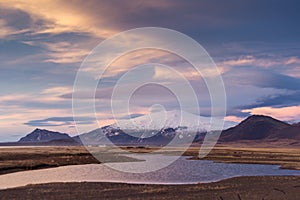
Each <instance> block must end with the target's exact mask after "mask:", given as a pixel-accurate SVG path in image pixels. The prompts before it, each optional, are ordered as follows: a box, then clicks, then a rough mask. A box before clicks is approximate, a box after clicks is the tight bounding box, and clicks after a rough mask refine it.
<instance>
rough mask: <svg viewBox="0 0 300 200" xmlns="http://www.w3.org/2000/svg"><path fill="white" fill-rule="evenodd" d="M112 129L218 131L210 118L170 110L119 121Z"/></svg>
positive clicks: (229, 124) (231, 124)
mask: <svg viewBox="0 0 300 200" xmlns="http://www.w3.org/2000/svg"><path fill="white" fill-rule="evenodd" d="M236 124H237V123H235V122H231V121H225V122H224V128H223V129H228V128H230V127H232V126H235V125H236ZM110 126H111V127H113V128H119V129H122V130H160V129H167V128H173V129H176V128H178V127H185V129H187V130H190V131H198V132H206V131H207V130H209V129H212V130H219V128H214V127H211V118H210V117H203V116H199V115H195V114H192V113H189V112H186V111H180V110H172V111H160V112H153V113H151V114H147V115H143V116H140V117H136V118H133V119H125V120H119V121H118V123H115V124H112V125H110Z"/></svg>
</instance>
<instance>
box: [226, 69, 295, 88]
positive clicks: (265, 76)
mask: <svg viewBox="0 0 300 200" xmlns="http://www.w3.org/2000/svg"><path fill="white" fill-rule="evenodd" d="M223 78H224V80H225V82H227V83H229V84H230V85H234V84H237V85H238V84H242V85H253V86H256V87H261V88H277V89H287V90H295V91H296V90H299V85H300V79H299V78H295V77H291V76H287V75H283V74H279V73H276V72H274V71H272V70H270V69H261V68H257V67H250V66H247V67H240V68H235V69H232V70H230V71H228V72H226V73H225V74H223Z"/></svg>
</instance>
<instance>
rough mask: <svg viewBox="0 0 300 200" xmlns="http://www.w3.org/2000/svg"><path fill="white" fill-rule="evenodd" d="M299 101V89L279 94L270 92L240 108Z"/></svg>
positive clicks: (282, 105)
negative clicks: (270, 93)
mask: <svg viewBox="0 0 300 200" xmlns="http://www.w3.org/2000/svg"><path fill="white" fill-rule="evenodd" d="M299 102H300V90H299V91H296V92H286V93H281V94H272V95H268V96H263V97H261V98H258V99H257V100H256V102H255V103H253V104H250V105H246V106H243V107H242V109H251V108H257V107H266V106H275V107H285V106H295V105H298V104H299Z"/></svg>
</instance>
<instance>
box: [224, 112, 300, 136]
mask: <svg viewBox="0 0 300 200" xmlns="http://www.w3.org/2000/svg"><path fill="white" fill-rule="evenodd" d="M299 127H300V126H299ZM299 127H298V128H297V127H295V128H294V127H293V126H292V125H290V124H287V123H285V122H282V121H279V120H277V119H274V118H272V117H269V116H263V115H252V116H250V117H248V118H247V119H245V120H244V121H242V122H241V123H240V124H238V125H237V126H235V127H232V128H229V129H227V130H225V131H223V132H222V135H221V138H220V140H221V141H237V140H262V139H274V138H281V139H283V138H288V134H287V132H289V135H290V138H291V139H292V138H293V139H294V137H295V136H294V135H293V134H294V132H297V130H298V132H299Z"/></svg>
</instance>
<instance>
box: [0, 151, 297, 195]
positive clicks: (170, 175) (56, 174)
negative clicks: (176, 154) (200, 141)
mask: <svg viewBox="0 0 300 200" xmlns="http://www.w3.org/2000/svg"><path fill="white" fill-rule="evenodd" d="M134 157H138V158H139V157H141V156H134ZM168 157H170V156H164V155H147V156H142V158H144V159H145V158H147V159H150V160H155V159H162V158H163V159H167V158H168ZM141 163H143V162H130V163H129V162H128V163H115V164H114V165H119V166H122V167H124V168H128V167H134V165H139V166H142V165H141ZM262 175H300V171H297V170H284V169H280V168H279V166H278V165H261V164H229V163H215V162H213V161H208V160H186V157H180V158H179V159H178V160H177V161H176V162H175V163H173V164H172V165H170V166H168V167H167V168H163V169H160V170H158V171H156V172H149V173H135V174H133V173H124V172H119V171H116V170H113V169H111V168H109V167H107V166H105V165H103V164H89V165H73V166H63V167H57V168H50V169H41V170H33V171H24V172H17V173H12V174H6V175H1V176H0V189H4V188H13V187H18V186H24V185H27V184H39V183H49V182H82V181H87V182H125V183H152V184H192V183H207V182H215V181H219V180H223V179H227V178H232V177H237V176H262Z"/></svg>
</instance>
